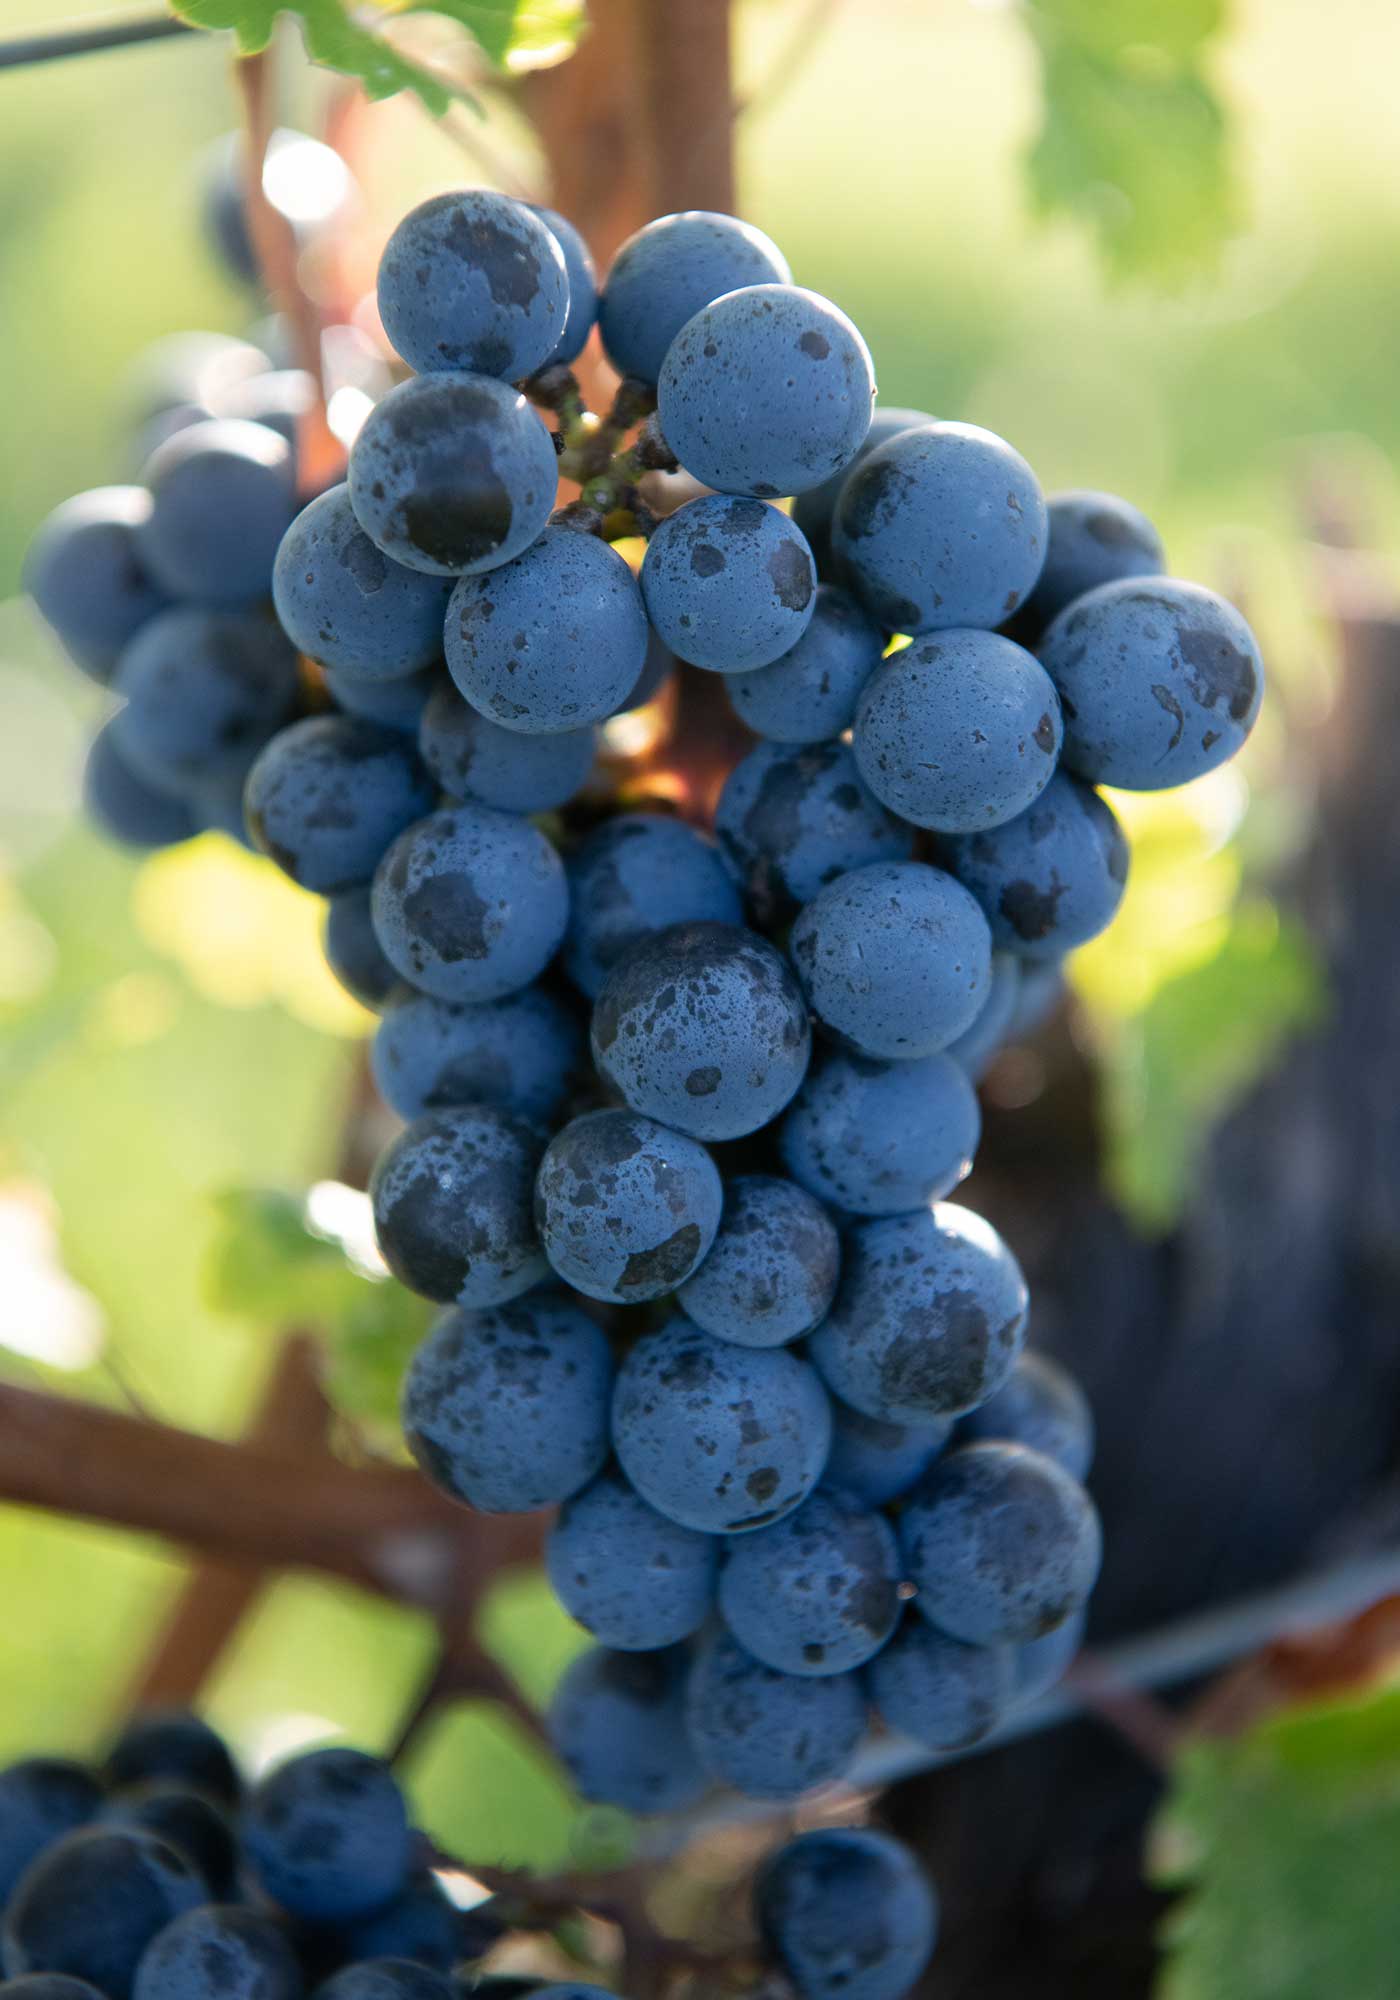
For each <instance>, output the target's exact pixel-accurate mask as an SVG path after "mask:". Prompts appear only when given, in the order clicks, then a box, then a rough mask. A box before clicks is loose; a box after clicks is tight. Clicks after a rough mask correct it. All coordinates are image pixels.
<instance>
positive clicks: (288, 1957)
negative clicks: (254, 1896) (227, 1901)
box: [132, 1903, 305, 2000]
mask: <svg viewBox="0 0 1400 2000" xmlns="http://www.w3.org/2000/svg"><path fill="white" fill-rule="evenodd" d="M304 1991H305V1989H304V1987H303V1985H302V1979H301V1968H300V1966H299V1965H298V1964H297V1958H296V1953H295V1952H294V1951H293V1950H292V1947H291V1945H290V1944H289V1943H288V1941H287V1937H286V1934H285V1932H284V1931H283V1930H282V1928H281V1927H280V1925H278V1924H277V1923H276V1922H274V1920H273V1919H272V1918H271V1917H267V1916H264V1915H262V1914H261V1912H260V1911H257V1910H246V1909H235V1908H223V1909H221V1908H220V1907H219V1906H218V1905H217V1904H213V1903H211V1904H208V1905H207V1906H206V1907H205V1908H204V1909H202V1910H190V1911H188V1912H187V1913H186V1914H185V1915H184V1916H183V1917H178V1918H177V1919H176V1920H175V1922H174V1923H173V1924H168V1925H167V1926H166V1928H165V1929H164V1930H163V1931H161V1932H160V1934H159V1935H158V1936H157V1937H156V1938H154V1939H153V1940H152V1942H151V1943H150V1945H148V1946H147V1948H146V1951H145V1953H144V1955H143V1957H142V1959H141V1963H140V1965H139V1966H138V1967H137V1970H136V1980H135V1984H134V1985H133V1987H132V1996H133V2000H302V1994H303V1992H304Z"/></svg>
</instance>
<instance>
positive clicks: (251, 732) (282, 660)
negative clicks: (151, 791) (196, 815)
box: [112, 605, 299, 796]
mask: <svg viewBox="0 0 1400 2000" xmlns="http://www.w3.org/2000/svg"><path fill="white" fill-rule="evenodd" d="M112 688H113V692H114V693H115V694H117V695H119V696H120V697H121V699H122V701H123V702H124V703H125V706H124V707H122V708H119V709H118V710H117V713H116V714H115V715H114V716H113V718H112V736H113V740H114V742H115V743H116V744H117V745H118V747H119V749H120V750H121V753H122V756H123V757H124V758H125V759H126V761H127V763H128V764H129V765H130V766H131V768H132V770H133V771H136V772H137V773H138V774H139V775H140V776H141V777H143V778H145V779H146V781H147V783H148V784H152V785H156V786H158V787H160V786H163V787H164V788H165V789H166V790H167V791H173V792H177V793H180V794H183V795H185V796H188V795H189V794H190V793H192V792H194V791H195V790H197V789H198V788H200V787H201V786H207V785H211V784H212V785H217V784H219V783H221V782H223V781H228V782H229V783H230V784H233V785H237V784H241V783H242V781H243V779H244V778H245V777H246V776H247V773H248V768H249V766H250V765H251V764H252V762H253V759H254V758H255V757H256V756H257V754H258V752H259V751H260V750H261V749H262V748H263V746H264V745H265V744H266V743H267V742H268V740H269V738H270V737H271V736H272V735H273V734H274V733H275V732H276V731H277V730H278V729H280V728H281V727H282V725H283V724H284V723H286V722H289V721H290V720H291V718H292V716H293V715H294V714H295V712H296V707H297V701H298V696H299V687H298V682H297V662H296V654H295V653H294V652H293V651H292V648H291V647H290V646H289V645H288V643H287V641H286V639H285V638H284V637H283V635H282V634H281V632H279V631H278V629H277V626H276V624H275V623H274V622H273V620H272V619H270V618H266V617H263V616H261V615H259V614H250V613H248V612H238V611H203V610H197V609H195V608H194V607H193V606H191V605H180V606H178V607H177V608H176V609H174V610H171V611H162V612H160V613H159V615H158V616H156V617H155V618H152V619H151V620H150V622H149V623H148V624H146V625H144V626H143V627H142V628H141V630H140V631H139V632H138V633H137V635H136V637H135V638H134V639H133V640H132V641H131V643H130V645H129V646H127V648H126V649H125V651H124V652H123V654H122V656H121V659H120V660H119V661H118V662H117V670H116V673H115V674H114V675H113V677H112Z"/></svg>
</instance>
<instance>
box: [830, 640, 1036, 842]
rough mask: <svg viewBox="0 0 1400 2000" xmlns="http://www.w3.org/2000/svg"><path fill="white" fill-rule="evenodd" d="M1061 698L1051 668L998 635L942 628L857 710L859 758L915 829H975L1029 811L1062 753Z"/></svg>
mask: <svg viewBox="0 0 1400 2000" xmlns="http://www.w3.org/2000/svg"><path fill="white" fill-rule="evenodd" d="M1061 734H1062V723H1061V717H1060V698H1059V696H1058V694H1057V693H1056V692H1055V684H1054V682H1053V681H1052V680H1051V679H1050V676H1049V675H1048V674H1047V673H1046V671H1045V669H1044V668H1043V667H1042V666H1041V665H1040V663H1039V662H1038V661H1037V660H1036V659H1035V658H1034V656H1033V655H1032V654H1030V653H1028V652H1026V651H1025V650H1024V649H1023V648H1022V647H1020V646H1015V645H1013V644H1012V642H1011V641H1010V639H1003V638H1001V637H999V636H998V634H997V633H995V632H973V631H967V632H937V633H934V634H933V635H932V636H931V637H927V638H923V639H915V640H914V642H913V644H912V645H909V646H906V647H905V648H904V649H903V651H901V652H898V653H891V655H890V656H889V658H888V659H887V660H884V661H882V662H881V664H880V665H879V666H878V667H877V668H876V670H875V672H874V673H873V674H872V675H871V676H870V679H869V680H868V681H867V682H866V684H865V688H864V690H863V692H862V694H861V697H860V704H859V707H858V708H857V710H856V718H855V725H854V728H853V730H852V737H851V740H852V743H853V744H854V747H855V753H856V763H857V765H858V766H859V769H860V774H861V776H862V778H864V780H865V782H866V784H867V785H869V787H870V789H871V791H872V792H873V793H874V794H875V796H876V798H877V799H880V800H881V801H882V802H883V803H884V804H885V805H887V806H888V807H889V809H890V811H891V812H896V813H898V814H899V815H900V817H901V818H902V819H907V820H912V821H913V823H914V825H915V826H926V827H932V828H933V829H934V830H935V831H937V832H940V833H970V832H973V831H974V830H975V829H977V828H978V827H984V826H999V825H1000V824H1001V823H1002V822H1003V821H1004V820H1008V819H1014V818H1015V816H1016V814H1017V813H1019V812H1024V811H1025V809H1026V807H1027V806H1028V805H1030V804H1031V802H1032V801H1033V800H1034V799H1036V798H1037V797H1038V796H1039V795H1040V793H1041V792H1042V791H1043V790H1044V789H1045V786H1046V785H1047V784H1048V783H1049V780H1050V776H1051V773H1052V772H1053V771H1054V769H1055V764H1056V760H1057V759H1058V757H1059V754H1060V740H1061Z"/></svg>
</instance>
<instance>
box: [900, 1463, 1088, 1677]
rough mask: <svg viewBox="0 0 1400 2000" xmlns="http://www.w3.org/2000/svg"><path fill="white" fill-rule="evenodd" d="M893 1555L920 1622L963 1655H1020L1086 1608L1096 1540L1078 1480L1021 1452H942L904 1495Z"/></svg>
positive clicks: (1086, 1495)
mask: <svg viewBox="0 0 1400 2000" xmlns="http://www.w3.org/2000/svg"><path fill="white" fill-rule="evenodd" d="M899 1539H900V1546H901V1548H902V1549H903V1551H904V1560H905V1563H906V1565H907V1569H908V1574H909V1579H910V1581H911V1582H912V1583H913V1584H914V1586H915V1588H916V1589H917V1591H918V1595H917V1597H916V1598H915V1600H914V1603H915V1606H916V1608H917V1609H918V1610H919V1612H920V1613H921V1614H922V1615H923V1616H924V1617H925V1618H927V1619H928V1620H929V1622H930V1624H932V1625H935V1626H937V1628H938V1630H939V1631H940V1632H946V1633H947V1634H948V1635H949V1636H950V1637H952V1638H955V1639H962V1640H964V1641H965V1642H966V1643H967V1644H969V1645H974V1646H994V1645H1004V1644H1013V1645H1021V1644H1024V1643H1025V1642H1026V1641H1027V1640H1030V1639H1038V1638H1040V1637H1041V1636H1042V1634H1043V1633H1046V1632H1051V1631H1053V1630H1054V1628H1055V1627H1056V1626H1057V1625H1060V1624H1062V1623H1063V1622H1064V1620H1065V1619H1066V1618H1069V1617H1072V1616H1073V1614H1074V1613H1075V1612H1076V1611H1078V1610H1079V1609H1080V1607H1081V1606H1082V1605H1083V1604H1084V1602H1085V1600H1086V1599H1087V1597H1088V1595H1089V1592H1090V1591H1091V1590H1092V1589H1093V1587H1094V1580H1095V1578H1096V1577H1097V1576H1098V1573H1099V1562H1100V1560H1101V1557H1102V1554H1103V1535H1102V1532H1101V1530H1100V1528H1099V1517H1098V1515H1097V1514H1096V1513H1095V1511H1094V1503H1093V1502H1092V1500H1090V1498H1089V1496H1088V1494H1087V1493H1086V1492H1085V1491H1084V1488H1083V1487H1082V1486H1081V1485H1080V1484H1079V1482H1078V1480H1077V1479H1074V1478H1072V1477H1071V1476H1070V1474H1069V1473H1068V1472H1066V1471H1065V1469H1064V1467H1063V1466H1062V1465H1057V1464H1056V1462H1055V1460H1054V1459H1053V1458H1047V1457H1046V1456H1045V1454H1044V1453H1043V1452H1039V1451H1031V1450H1030V1449H1029V1448H1028V1447H1027V1446H1025V1445H1020V1444H969V1445H961V1446H959V1448H958V1449H957V1450H956V1451H950V1452H949V1453H948V1454H947V1455H946V1457H944V1458H941V1459H940V1460H939V1461H938V1463H937V1464H936V1465H934V1466H933V1467H932V1469H931V1470H930V1471H929V1473H928V1474H927V1476H926V1477H925V1479H924V1480H923V1482H922V1483H921V1484H920V1486H919V1488H918V1490H917V1492H915V1493H914V1494H913V1495H911V1497H910V1499H909V1500H908V1502H907V1504H906V1505H905V1508H904V1511H903V1513H902V1514H901V1515H900V1521H899Z"/></svg>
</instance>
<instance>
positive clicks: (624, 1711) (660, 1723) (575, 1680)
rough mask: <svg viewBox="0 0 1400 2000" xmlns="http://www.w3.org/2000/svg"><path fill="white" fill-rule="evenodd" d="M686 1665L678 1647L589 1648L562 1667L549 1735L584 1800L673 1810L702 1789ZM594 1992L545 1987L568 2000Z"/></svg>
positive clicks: (627, 1807) (691, 1800)
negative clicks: (690, 1728) (689, 1724)
mask: <svg viewBox="0 0 1400 2000" xmlns="http://www.w3.org/2000/svg"><path fill="white" fill-rule="evenodd" d="M688 1665H689V1661H688V1656H687V1654H686V1651H685V1649H684V1648H683V1647H679V1646H677V1647H673V1648H671V1649H669V1650H668V1651H665V1652H655V1653H623V1652H609V1651H608V1650H606V1649H605V1648H604V1647H602V1646H594V1647H593V1648H592V1649H591V1650H590V1651H588V1652H586V1653H581V1654H580V1655H579V1657H578V1658H577V1659H576V1660H574V1661H573V1662H572V1663H571V1664H570V1666H569V1667H568V1669H567V1670H566V1672H565V1674H564V1677H563V1679H562V1680H561V1681H560V1683H559V1686H558V1688H557V1689H556V1691H555V1695H554V1699H553V1701H552V1702H551V1703H550V1708H549V1736H550V1741H551V1742H552V1743H553V1745H554V1748H555V1750H556V1751H557V1753H558V1755H559V1758H560V1761H561V1762H562V1763H563V1764H564V1766H565V1767H566V1769H567V1770H568V1772H569V1775H570V1776H571V1777H572V1779H573V1781H574V1783H575V1785H576V1786H577V1787H578V1790H579V1792H580V1793H581V1795H582V1796H583V1797H584V1798H585V1799H590V1800H592V1801H593V1802H594V1803H595V1804H598V1805H609V1806H618V1807H621V1808H622V1810H623V1811H625V1812H635V1813H657V1812H679V1811H681V1810H682V1809H683V1808H684V1807H686V1806H690V1805H694V1803H695V1801H696V1800H697V1799H698V1798H699V1797H700V1795H701V1793H702V1792H704V1791H705V1790H706V1788H707V1786H706V1778H705V1774H704V1772H703V1771H702V1770H701V1768H700V1765H699V1763H698V1761H697V1759H696V1756H695V1752H694V1751H693V1749H692V1748H691V1745H690V1738H689V1736H688V1734H687V1732H686V1726H685V1686H686V1673H687V1668H688ZM596 1990H597V1989H595V1988H592V1987H577V1988H576V1987H562V1986H561V1987H557V1988H556V1987H547V1988H546V1989H545V1991H546V1992H557V1993H558V1994H560V1995H561V1996H562V1995H565V1994H567V1995H569V1996H570V2000H572V1996H573V1995H574V1994H576V1993H585V1994H591V1993H593V1992H594V1991H596ZM607 2000H612V1996H611V1995H609V1996H607Z"/></svg>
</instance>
